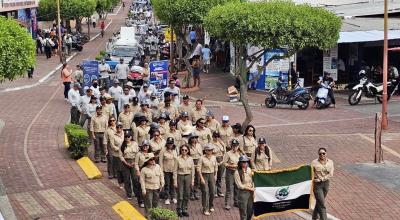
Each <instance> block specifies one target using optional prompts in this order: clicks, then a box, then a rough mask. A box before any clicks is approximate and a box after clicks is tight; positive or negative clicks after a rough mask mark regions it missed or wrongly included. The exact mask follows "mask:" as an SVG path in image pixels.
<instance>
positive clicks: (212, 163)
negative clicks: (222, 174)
mask: <svg viewBox="0 0 400 220" xmlns="http://www.w3.org/2000/svg"><path fill="white" fill-rule="evenodd" d="M198 167H199V168H198V169H199V172H200V173H217V171H218V163H217V158H216V157H215V156H214V155H211V157H210V158H208V157H207V156H206V155H203V156H201V157H200V160H199V166H198Z"/></svg>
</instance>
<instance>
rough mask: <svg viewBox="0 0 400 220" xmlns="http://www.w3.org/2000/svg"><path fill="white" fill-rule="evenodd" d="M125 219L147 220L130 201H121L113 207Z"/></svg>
mask: <svg viewBox="0 0 400 220" xmlns="http://www.w3.org/2000/svg"><path fill="white" fill-rule="evenodd" d="M112 208H113V209H114V211H115V212H116V213H117V214H118V215H119V216H120V217H121V219H123V220H146V218H145V217H144V216H143V215H142V214H141V213H140V212H139V211H138V210H136V209H135V208H134V207H133V206H132V205H131V204H130V203H129V202H127V201H121V202H118V203H117V204H115V205H113V207H112Z"/></svg>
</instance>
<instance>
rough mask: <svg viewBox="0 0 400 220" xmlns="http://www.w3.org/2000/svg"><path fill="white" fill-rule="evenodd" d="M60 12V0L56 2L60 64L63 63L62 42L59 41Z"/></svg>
mask: <svg viewBox="0 0 400 220" xmlns="http://www.w3.org/2000/svg"><path fill="white" fill-rule="evenodd" d="M60 14H61V12H60V0H57V29H58V54H59V55H60V63H64V58H63V52H62V45H61V44H62V40H61V15H60Z"/></svg>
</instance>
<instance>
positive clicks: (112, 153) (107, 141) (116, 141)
mask: <svg viewBox="0 0 400 220" xmlns="http://www.w3.org/2000/svg"><path fill="white" fill-rule="evenodd" d="M123 140H124V137H123V131H122V130H121V126H120V125H117V123H116V119H115V118H114V117H110V118H109V119H108V127H107V130H106V132H104V145H105V146H106V147H107V151H106V157H107V173H108V179H113V178H117V180H118V184H120V185H121V184H122V183H123V182H122V176H118V172H119V171H120V170H119V163H118V160H117V159H118V157H119V155H120V149H121V145H122V142H123ZM115 157H116V159H115V160H114V158H115ZM117 176H118V177H117Z"/></svg>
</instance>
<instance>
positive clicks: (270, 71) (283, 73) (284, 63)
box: [264, 49, 290, 89]
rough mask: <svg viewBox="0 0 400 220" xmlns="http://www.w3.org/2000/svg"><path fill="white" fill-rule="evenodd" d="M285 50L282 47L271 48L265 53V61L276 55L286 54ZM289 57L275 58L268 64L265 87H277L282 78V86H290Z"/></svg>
mask: <svg viewBox="0 0 400 220" xmlns="http://www.w3.org/2000/svg"><path fill="white" fill-rule="evenodd" d="M284 53H285V51H283V50H281V49H274V50H269V51H268V52H266V53H265V54H264V62H267V61H268V60H270V59H271V58H272V57H273V56H275V55H284ZM289 67H290V62H289V58H285V59H278V60H273V61H272V62H271V63H269V64H268V66H267V67H266V70H265V89H272V88H275V87H276V82H278V80H279V78H280V79H281V82H282V86H283V87H287V86H288V80H289Z"/></svg>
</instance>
